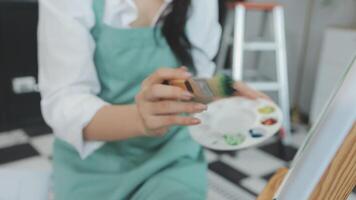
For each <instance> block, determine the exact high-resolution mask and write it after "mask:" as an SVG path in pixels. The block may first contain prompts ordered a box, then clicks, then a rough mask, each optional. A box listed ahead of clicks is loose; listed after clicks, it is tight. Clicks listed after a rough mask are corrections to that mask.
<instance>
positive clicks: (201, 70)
mask: <svg viewBox="0 0 356 200" xmlns="http://www.w3.org/2000/svg"><path fill="white" fill-rule="evenodd" d="M186 34H187V37H188V38H189V40H190V42H191V44H192V46H193V48H192V56H193V61H194V64H195V67H196V69H197V75H198V76H200V77H211V76H212V75H213V74H214V71H215V67H216V65H215V63H214V62H213V61H212V60H213V59H214V57H215V55H216V54H217V52H218V50H219V44H220V37H221V26H220V24H219V5H218V0H192V7H191V12H190V16H189V19H188V21H187V27H186Z"/></svg>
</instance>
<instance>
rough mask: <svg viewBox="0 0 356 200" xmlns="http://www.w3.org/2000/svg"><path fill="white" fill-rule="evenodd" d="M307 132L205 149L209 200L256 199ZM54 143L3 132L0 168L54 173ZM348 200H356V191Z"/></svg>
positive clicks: (34, 131) (44, 132)
mask: <svg viewBox="0 0 356 200" xmlns="http://www.w3.org/2000/svg"><path fill="white" fill-rule="evenodd" d="M306 132H307V131H306V129H305V127H303V126H300V127H298V128H297V130H296V133H295V134H294V135H293V144H292V145H290V146H283V145H282V144H281V143H280V142H278V140H277V139H276V138H274V139H271V140H270V141H268V142H266V143H264V144H263V145H260V146H258V147H256V148H250V149H246V150H242V151H238V152H235V153H233V152H216V151H211V150H206V151H205V152H206V158H207V160H208V162H209V169H210V170H209V173H208V179H209V193H208V199H209V200H252V199H255V198H256V195H257V194H259V193H260V192H261V191H262V189H263V188H264V186H265V184H266V183H267V181H268V179H269V178H270V177H271V176H272V174H273V173H274V172H275V171H276V170H277V169H278V168H280V167H283V166H288V165H289V164H290V161H291V160H292V159H293V156H294V154H295V153H296V151H297V148H298V147H299V146H300V145H301V143H302V142H303V140H304V138H305V135H306ZM52 142H53V135H52V134H51V130H50V129H49V128H47V127H45V126H37V127H31V128H25V129H18V130H13V131H8V132H3V133H0V168H2V169H4V168H5V169H6V168H11V169H17V168H18V169H40V170H51V152H52ZM349 200H356V189H355V190H354V193H353V194H352V195H351V196H350V197H349Z"/></svg>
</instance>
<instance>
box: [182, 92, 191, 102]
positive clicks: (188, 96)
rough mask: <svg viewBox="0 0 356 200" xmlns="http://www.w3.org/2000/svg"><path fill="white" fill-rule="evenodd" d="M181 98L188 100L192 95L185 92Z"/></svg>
mask: <svg viewBox="0 0 356 200" xmlns="http://www.w3.org/2000/svg"><path fill="white" fill-rule="evenodd" d="M182 96H183V98H184V99H186V100H189V99H191V98H192V97H193V95H192V94H191V93H190V92H187V91H185V92H183V94H182Z"/></svg>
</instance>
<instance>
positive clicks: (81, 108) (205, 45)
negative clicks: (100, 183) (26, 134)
mask: <svg viewBox="0 0 356 200" xmlns="http://www.w3.org/2000/svg"><path fill="white" fill-rule="evenodd" d="M92 1H93V0H40V19H39V27H38V48H39V86H40V91H41V96H42V101H41V108H42V113H43V116H44V119H45V120H46V122H47V123H48V124H49V125H50V126H51V127H52V129H53V131H54V134H55V135H56V136H57V137H58V138H60V139H62V140H64V141H66V142H68V143H70V144H71V145H73V146H74V147H75V148H76V149H77V151H78V152H79V154H80V156H81V158H83V159H84V158H85V157H87V156H88V155H90V154H91V153H93V152H94V151H95V150H96V149H98V148H99V147H100V146H102V145H103V144H104V142H102V141H85V140H84V139H83V128H84V127H85V126H86V125H87V124H88V123H89V122H90V120H91V119H92V118H93V116H94V115H95V113H96V112H97V111H98V110H99V109H100V108H102V107H103V106H105V105H107V104H108V103H107V102H105V101H103V100H102V99H100V98H99V97H97V96H96V95H97V94H98V93H99V91H100V84H99V81H98V77H97V73H96V69H95V65H94V60H93V54H94V51H95V41H94V40H93V37H92V35H91V34H90V30H91V29H92V28H93V26H94V25H95V16H94V12H93V9H92V4H93V2H92ZM171 1H172V0H165V1H164V4H163V5H162V7H161V9H160V12H159V13H158V14H157V16H156V17H155V19H154V21H153V22H152V26H154V24H156V21H157V19H158V18H159V16H160V15H161V13H162V12H164V10H165V9H166V7H167V5H168V4H169V3H170V2H171ZM137 15H138V12H137V8H136V5H135V2H134V0H105V10H104V17H103V20H104V23H106V24H107V25H109V26H112V27H116V28H132V27H130V24H131V23H132V22H133V21H135V20H136V18H137ZM186 34H187V37H188V38H189V40H190V42H191V43H192V45H193V49H192V56H193V61H194V64H195V66H196V69H197V73H198V76H201V77H209V76H211V75H212V74H213V72H214V68H215V65H214V63H213V62H212V59H213V57H214V56H215V55H216V53H217V51H218V47H219V41H220V35H221V27H220V25H219V23H218V0H192V5H191V8H190V15H189V19H188V21H187V27H186ZM122 125H123V126H124V124H122Z"/></svg>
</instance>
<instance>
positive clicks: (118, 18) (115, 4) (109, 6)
mask: <svg viewBox="0 0 356 200" xmlns="http://www.w3.org/2000/svg"><path fill="white" fill-rule="evenodd" d="M172 1H173V0H164V2H163V5H162V6H161V8H160V9H159V12H158V13H157V15H156V16H155V18H154V19H153V21H152V23H151V26H154V25H155V24H156V23H157V21H158V20H159V18H160V16H161V15H162V14H163V12H164V11H165V10H166V9H167V7H168V5H169V4H170V3H171V2H172ZM137 15H138V11H137V7H136V4H135V2H134V0H106V1H105V12H104V16H103V21H104V23H105V24H107V25H110V26H113V27H116V28H131V26H130V24H131V23H132V22H133V21H135V20H136V19H137Z"/></svg>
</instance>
